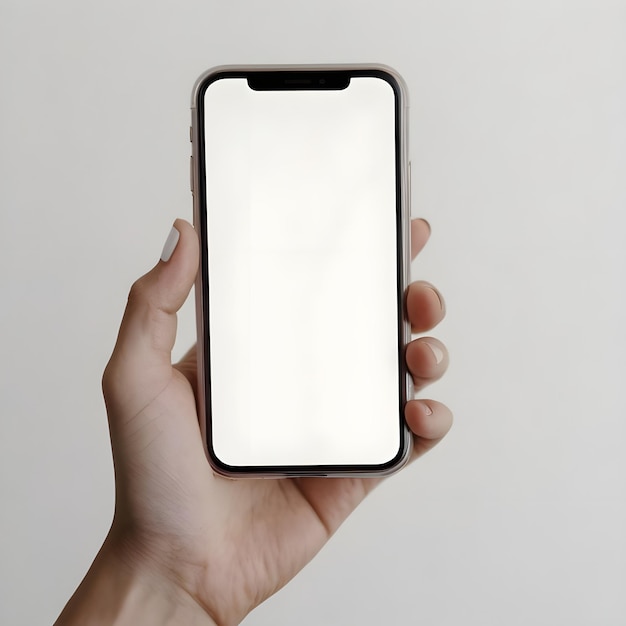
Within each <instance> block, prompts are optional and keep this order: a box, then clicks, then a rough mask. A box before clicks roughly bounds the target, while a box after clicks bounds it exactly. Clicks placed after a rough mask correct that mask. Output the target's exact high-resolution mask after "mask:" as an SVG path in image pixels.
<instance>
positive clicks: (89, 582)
mask: <svg viewBox="0 0 626 626" xmlns="http://www.w3.org/2000/svg"><path fill="white" fill-rule="evenodd" d="M175 227H176V229H177V230H178V231H179V233H180V238H179V241H178V244H177V246H176V248H175V250H174V252H173V254H172V256H171V258H170V259H169V260H168V261H167V262H164V261H159V263H158V264H157V265H156V267H154V268H153V269H152V271H150V272H149V273H148V274H146V275H145V276H143V277H142V278H140V279H139V280H138V281H137V282H136V283H135V284H134V285H133V287H132V289H131V292H130V296H129V300H128V305H127V308H126V312H125V314H124V319H123V321H122V325H121V328H120V332H119V336H118V340H117V344H116V346H115V350H114V352H113V355H112V356H111V360H110V361H109V364H108V366H107V368H106V371H105V373H104V377H103V389H104V396H105V400H106V405H107V411H108V416H109V425H110V432H111V442H112V447H113V459H114V464H115V481H116V505H115V516H114V520H113V524H112V527H111V531H110V533H109V536H108V537H107V540H106V541H105V544H104V546H103V548H102V550H101V552H100V554H99V555H98V557H97V559H96V561H95V562H94V565H93V566H92V569H91V570H90V572H89V574H88V575H87V577H86V579H85V581H84V582H83V584H82V585H81V588H79V590H78V592H77V594H76V595H75V596H74V598H72V600H71V601H70V603H69V604H68V606H67V607H66V610H65V611H64V613H63V614H62V615H61V617H60V618H59V622H58V624H59V625H60V624H71V623H78V622H79V621H80V619H81V618H80V617H79V616H82V619H83V623H84V619H85V617H84V616H85V615H87V613H85V611H86V610H87V609H86V606H85V604H86V603H87V604H89V598H90V597H93V596H94V594H95V593H96V592H95V589H96V588H97V587H98V585H99V586H100V593H99V594H96V595H99V596H101V597H103V596H104V597H106V596H107V595H108V596H109V597H110V598H116V600H115V601H113V600H111V601H109V602H108V603H102V602H101V605H102V606H101V607H100V615H105V614H106V617H102V618H101V621H98V622H97V623H103V624H104V623H126V621H124V620H125V619H126V620H128V623H134V624H142V623H150V624H154V623H157V622H158V620H157V619H156V618H148V617H147V613H148V612H149V611H150V607H151V606H152V607H153V608H154V615H159V616H160V618H159V619H160V620H161V621H160V622H159V623H167V622H166V621H165V619H166V618H167V619H172V620H173V621H172V622H171V623H199V624H200V623H208V624H211V623H216V624H223V625H225V624H237V623H239V622H240V621H241V620H242V619H243V618H244V617H245V616H246V615H247V614H248V613H249V612H250V611H251V610H252V609H253V608H254V607H255V606H257V605H258V604H260V603H261V602H262V601H263V600H265V599H266V598H268V597H269V596H270V595H272V594H273V593H275V592H276V591H277V590H278V589H280V588H281V587H282V586H283V585H285V584H286V583H287V582H288V581H289V580H290V579H291V578H293V576H295V574H296V573H297V572H298V571H299V570H300V569H302V567H304V565H305V564H306V563H308V562H309V561H310V560H311V558H312V557H313V556H314V555H315V554H316V553H317V552H318V550H320V548H321V547H322V546H323V545H324V544H325V543H326V541H327V540H328V539H329V537H330V536H331V535H332V533H333V532H334V531H335V530H336V529H337V527H338V526H339V525H340V524H341V523H342V522H343V520H344V519H346V517H347V516H348V515H349V514H350V513H351V512H352V511H353V510H354V508H355V507H356V506H357V505H358V504H359V502H361V500H362V499H363V498H364V497H365V496H366V495H367V494H368V493H369V492H370V491H371V490H372V489H373V488H374V487H375V486H376V485H377V484H378V483H379V482H380V479H362V478H335V479H328V478H296V479H271V480H258V479H256V480H255V479H248V480H245V479H239V480H228V479H224V478H221V477H219V476H216V475H214V474H213V473H212V471H211V468H210V466H209V465H208V462H207V460H206V457H205V454H204V449H203V444H202V440H201V436H200V430H199V427H198V416H197V412H196V398H195V385H196V352H195V347H194V348H193V349H192V350H191V351H190V352H189V353H188V354H187V355H186V356H185V357H184V358H183V360H182V361H181V362H180V363H178V364H177V365H172V364H171V350H172V348H173V346H174V340H175V336H176V312H177V311H178V310H179V309H180V307H181V306H182V304H183V302H184V301H185V299H186V297H187V295H188V293H189V291H190V289H191V287H192V285H193V282H194V279H195V275H196V271H197V267H198V240H197V237H196V234H195V231H194V230H193V228H192V227H191V226H190V225H189V224H188V223H187V222H184V221H182V220H177V221H176V222H175ZM429 233H430V229H429V227H428V225H427V224H426V222H424V221H423V220H415V221H413V222H412V225H411V244H412V252H413V256H415V255H416V254H417V253H418V252H419V251H420V250H421V249H422V248H423V246H424V245H425V243H426V241H427V239H428V236H429ZM406 309H407V314H408V317H409V320H410V322H411V324H412V327H413V330H414V331H415V332H417V333H422V332H425V331H428V330H430V329H431V328H433V327H434V326H435V325H436V324H437V323H438V322H439V321H441V319H442V318H443V315H444V306H443V301H442V299H441V297H440V295H439V294H438V292H437V291H436V290H435V289H434V288H433V287H432V286H430V285H429V284H427V283H424V282H415V283H412V284H411V286H410V287H409V289H408V292H407V296H406ZM406 360H407V365H408V367H409V369H410V372H411V374H412V376H413V379H414V381H415V386H416V389H418V390H421V389H422V388H423V387H425V386H426V385H427V384H428V383H430V382H432V381H433V380H436V379H437V378H439V377H440V376H441V375H442V374H443V373H444V371H445V369H446V367H447V363H448V357H447V352H446V349H445V347H444V346H443V344H441V343H440V342H439V341H438V340H436V339H433V338H420V339H416V340H414V341H412V342H411V343H410V344H409V346H408V347H407V350H406ZM405 417H406V420H407V423H408V425H409V427H410V428H411V430H412V431H413V433H414V438H415V446H414V452H413V459H415V458H417V457H418V456H420V455H421V454H423V453H424V452H426V451H427V450H429V449H430V448H432V447H433V446H434V445H435V444H436V443H437V442H438V441H440V440H441V438H442V437H443V436H444V435H445V434H446V432H447V431H448V429H449V428H450V425H451V423H452V416H451V413H450V411H449V410H448V409H447V408H446V407H445V406H444V405H443V404H441V403H439V402H435V401H433V400H411V401H410V402H408V403H407V406H406V410H405ZM111 575H113V576H115V580H116V581H117V583H113V582H111V580H108V582H107V577H110V576H111ZM107 584H108V585H109V587H108V588H107V589H106V590H105V591H103V590H102V585H105V586H106V585H107ZM111 586H113V587H114V588H113V589H111V588H110V587H111ZM140 598H141V599H142V601H141V602H139V599H140ZM151 603H152V604H151ZM157 603H159V607H158V608H159V610H157ZM92 608H93V603H92ZM137 611H139V612H141V611H143V614H142V617H137ZM133 613H135V614H134V616H133V617H131V614H133ZM182 615H184V616H185V618H184V620H185V621H184V622H183V621H182V618H181V617H180V616H182ZM175 616H176V617H175ZM176 619H179V620H180V621H175V620H176ZM72 620H76V621H72ZM107 620H108V621H107ZM116 620H117V621H116ZM194 620H196V621H194ZM89 623H96V622H93V621H90V622H89Z"/></svg>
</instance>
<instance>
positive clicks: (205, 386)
mask: <svg viewBox="0 0 626 626" xmlns="http://www.w3.org/2000/svg"><path fill="white" fill-rule="evenodd" d="M345 73H348V74H349V76H350V77H352V76H376V77H380V78H383V79H384V80H386V81H387V82H388V83H389V84H390V85H391V87H392V88H393V90H394V94H395V151H396V165H397V167H396V234H397V235H396V236H397V248H396V249H397V269H398V271H397V283H398V285H397V294H398V372H399V381H398V382H399V394H398V396H399V406H398V419H399V431H400V446H399V449H398V452H397V454H396V456H395V457H394V458H393V459H390V460H389V461H388V462H386V463H383V464H381V465H332V466H328V465H290V466H230V465H227V464H225V463H223V462H222V461H220V459H219V458H217V457H216V455H215V454H214V453H213V450H212V445H211V441H210V398H211V395H210V387H211V382H210V365H209V359H210V350H209V349H208V346H209V342H210V332H209V315H208V312H209V287H208V264H207V259H206V258H205V254H206V253H205V251H206V249H207V245H208V240H207V220H206V211H205V205H206V196H205V180H204V115H203V106H204V102H203V100H204V93H205V91H206V89H207V88H208V86H209V85H210V84H211V83H213V82H215V81H216V80H219V79H221V78H234V77H237V78H248V77H250V75H251V74H252V75H256V76H262V75H265V76H269V75H270V74H271V75H273V76H274V78H275V79H278V80H280V77H281V75H282V76H284V77H285V78H287V77H289V78H290V79H293V78H295V79H297V78H298V76H301V77H302V76H304V77H305V78H306V77H319V75H324V76H328V77H330V78H331V84H332V78H333V77H337V76H340V75H343V74H345ZM270 80H272V78H270ZM292 84H297V80H296V82H295V83H292ZM276 88H277V89H280V87H276ZM298 88H299V89H307V88H308V87H304V86H301V87H289V89H298ZM317 88H318V89H322V88H323V87H317ZM328 88H331V89H332V88H333V87H328ZM408 113H409V101H408V91H407V87H406V84H405V82H404V80H403V79H402V77H401V76H400V75H399V74H398V73H397V72H396V71H395V70H393V69H392V68H390V67H388V66H386V65H382V64H332V65H222V66H217V67H214V68H212V69H209V70H207V71H206V72H204V73H203V74H202V75H201V76H200V77H199V78H198V79H197V81H196V83H195V85H194V88H193V91H192V100H191V129H190V141H191V144H192V157H191V164H190V166H191V173H190V176H191V181H190V184H191V191H192V195H193V216H194V226H195V228H196V232H197V233H198V237H199V239H200V267H199V270H198V275H197V279H196V286H195V294H196V322H197V334H198V343H197V371H198V386H197V408H198V415H199V420H200V430H201V433H202V441H203V445H204V449H205V453H206V455H207V458H208V460H209V463H210V464H211V467H212V468H213V470H214V471H215V472H216V473H218V474H220V475H222V476H226V477H229V478H255V477H257V478H286V477H291V478H293V477H306V476H318V477H321V476H328V477H382V476H388V475H390V474H393V473H395V472H396V471H398V470H399V469H400V468H402V467H403V466H404V465H405V464H406V463H407V462H408V460H409V458H410V456H411V452H412V449H413V436H412V433H411V431H410V430H409V428H408V426H407V425H406V422H405V419H404V407H405V405H406V402H407V400H408V399H410V398H411V397H412V394H413V381H412V379H411V376H410V374H409V372H408V371H407V367H406V363H405V347H406V345H407V344H408V343H409V341H410V338H411V327H410V323H409V322H408V320H407V318H406V312H405V311H406V308H405V294H406V290H407V288H408V284H409V278H410V161H409V150H408V120H409V115H408ZM205 348H206V349H205Z"/></svg>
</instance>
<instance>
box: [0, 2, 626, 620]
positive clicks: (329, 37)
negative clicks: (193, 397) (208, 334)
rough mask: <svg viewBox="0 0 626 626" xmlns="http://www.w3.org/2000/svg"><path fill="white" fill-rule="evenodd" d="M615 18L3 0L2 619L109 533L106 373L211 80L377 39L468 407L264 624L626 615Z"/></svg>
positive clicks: (472, 5) (619, 8) (609, 9)
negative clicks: (407, 122)
mask: <svg viewBox="0 0 626 626" xmlns="http://www.w3.org/2000/svg"><path fill="white" fill-rule="evenodd" d="M625 34H626V5H625V3H624V2H609V1H597V0H596V1H593V2H592V1H587V2H582V1H574V0H569V1H565V0H562V1H560V2H557V1H554V0H542V1H541V2H539V1H529V0H527V1H525V2H522V1H518V2H510V1H503V0H498V1H495V0H494V1H492V2H488V1H486V0H480V1H476V2H466V1H460V0H459V1H456V2H452V1H445V0H444V1H439V2H434V1H427V0H418V1H412V2H399V1H397V0H387V1H385V2H371V3H365V2H362V1H359V2H356V1H350V2H348V1H342V0H339V1H337V0H332V1H331V0H318V1H317V2H307V3H303V2H294V1H293V0H289V1H287V0H285V1H282V0H281V1H278V0H270V1H267V2H244V1H242V0H237V1H232V2H226V1H224V2H216V1H215V0H210V1H207V0H204V1H202V2H200V1H196V2H192V1H190V0H183V1H178V2H164V1H156V2H146V1H142V2H120V1H117V0H116V1H111V2H107V3H101V2H100V3H95V2H91V1H85V0H80V1H73V2H72V1H70V0H58V1H57V2H54V3H53V2H43V1H39V2H28V1H25V0H3V1H2V3H1V4H0V72H1V83H0V107H1V115H0V133H1V134H0V166H1V172H2V174H1V178H2V184H1V186H0V204H1V207H2V209H1V223H0V255H1V259H0V276H1V283H0V284H1V287H2V299H1V306H0V329H1V330H0V332H1V333H2V337H1V345H2V349H1V350H2V352H1V353H2V360H1V363H2V364H1V366H0V367H1V368H2V370H1V372H0V397H1V403H2V404H1V411H2V413H1V422H0V428H1V432H0V448H1V449H0V464H1V478H0V502H1V503H2V504H1V505H0V506H1V525H2V533H1V538H0V548H1V555H0V577H1V582H2V584H1V585H0V589H1V591H0V594H1V597H0V622H1V623H3V624H36V623H42V624H43V623H51V622H52V621H53V620H54V618H55V617H56V615H57V614H58V612H59V611H60V610H61V608H62V606H63V605H64V603H65V601H66V600H67V598H68V597H69V596H70V594H71V593H72V591H73V589H74V588H75V586H76V585H77V584H78V582H79V581H80V579H81V577H82V575H83V573H84V572H85V570H86V569H87V567H88V566H89V564H90V562H91V559H92V557H93V556H94V554H95V552H96V551H97V549H98V547H99V545H100V543H101V541H102V539H103V537H104V536H105V534H106V532H107V529H108V526H109V523H110V520H111V514H112V507H113V480H112V464H111V457H110V451H109V446H108V433H107V426H106V419H105V413H104V408H103V403H102V400H101V397H100V375H101V371H102V369H103V367H104V364H105V363H106V360H107V358H108V355H109V352H110V350H111V348H112V345H113V342H114V339H115V335H116V331H117V325H118V323H119V319H120V316H121V313H122V310H123V306H124V303H125V298H126V294H127V290H128V287H129V285H130V284H131V282H132V281H133V280H134V279H135V278H136V277H137V276H138V275H139V274H141V273H143V272H144V271H146V270H147V269H149V268H150V267H151V265H152V264H153V263H154V262H155V261H156V259H157V258H158V255H159V253H160V249H161V246H162V244H163V241H164V239H165V237H166V236H167V233H168V231H169V228H170V225H171V222H172V220H173V219H174V218H175V217H176V216H178V215H183V216H188V217H189V216H190V215H191V199H190V194H189V180H188V157H189V142H188V126H189V113H188V106H189V94H190V90H191V86H192V84H193V81H194V80H195V78H196V76H197V75H198V74H200V73H201V72H202V71H203V70H205V69H206V68H208V67H210V66H213V65H216V64H220V63H251V62H255V63H270V62H277V63H283V62H292V63H299V62H357V61H360V62H363V61H378V62H384V63H387V64H390V65H392V66H394V67H396V68H397V69H398V70H399V71H400V73H402V74H403V75H404V77H405V78H406V80H407V82H408V84H409V87H410V90H411V96H412V109H411V131H410V132H411V144H412V161H413V181H412V182H413V212H414V214H415V215H423V216H425V217H427V218H428V220H429V221H430V222H431V224H432V228H433V236H432V239H431V242H430V244H429V246H428V248H427V250H426V251H425V252H424V254H423V255H422V256H421V257H420V259H419V261H418V262H417V263H416V264H415V265H414V270H415V276H416V277H420V278H421V277H424V278H427V279H428V280H431V281H432V282H434V283H435V284H437V285H439V286H440V288H441V290H442V291H443V292H444V294H445V296H446V298H447V303H448V318H447V320H446V321H445V322H444V323H443V324H442V325H441V326H440V328H439V329H438V330H437V333H436V334H437V335H438V336H440V337H441V338H442V339H443V340H444V341H445V342H446V343H447V344H448V345H449V348H450V351H451V354H452V364H451V367H450V371H449V374H448V375H447V376H446V378H445V380H443V381H441V382H440V383H438V384H437V385H435V386H433V387H432V391H429V392H428V393H429V394H430V395H432V397H435V398H438V399H441V400H443V401H445V402H447V403H448V404H449V405H450V406H451V407H452V408H453V409H454V411H455V414H456V423H455V426H454V428H453V430H452V432H451V433H450V435H449V437H448V438H447V440H446V441H445V443H443V444H442V445H441V446H440V447H439V448H438V449H435V450H434V451H433V452H432V453H430V454H429V455H428V456H427V457H425V458H423V459H422V460H421V461H419V462H418V463H416V464H415V465H414V466H413V467H411V468H410V469H409V470H407V471H406V472H404V473H403V474H401V475H400V476H397V477H395V478H393V479H392V480H390V481H388V482H387V483H386V484H385V485H384V486H383V487H381V488H380V489H379V490H378V491H377V492H375V493H374V494H373V495H372V496H371V497H370V498H369V500H368V501H367V502H366V503H364V505H363V506H362V507H361V508H360V509H359V510H358V511H357V512H356V513H355V514H354V515H353V516H352V518H351V519H350V520H349V521H348V522H347V523H346V524H345V525H344V526H343V527H342V528H341V529H340V531H339V532H338V533H337V535H336V536H335V537H334V538H333V540H332V541H331V543H330V544H329V545H328V547H327V548H326V549H325V550H323V551H322V553H321V554H320V555H319V556H318V557H317V558H316V559H315V560H314V561H313V563H312V564H311V565H310V566H309V567H307V568H306V569H305V570H304V572H303V573H302V574H301V575H300V576H298V577H297V579H296V580H294V581H293V583H291V584H290V585H289V586H288V587H287V588H285V589H284V590H283V591H281V592H280V593H278V594H277V595H276V596H275V597H274V598H272V599H271V600H269V601H268V602H266V603H265V605H263V606H262V607H261V608H259V609H258V610H257V611H256V612H255V613H253V614H252V615H251V616H250V617H249V618H248V619H247V620H246V625H249V626H253V625H261V624H274V625H288V624H295V623H297V624H303V625H309V624H310V625H319V624H325V625H331V626H334V625H353V624H368V625H369V624H372V625H377V624H405V623H408V624H429V625H444V626H448V625H453V624H464V625H473V624H477V625H478V624H480V625H481V626H482V625H484V624H507V625H516V624H524V625H526V624H534V625H536V624H551V625H552V624H568V625H570V626H572V625H577V624H580V625H583V624H585V625H586V624H601V625H609V624H611V625H612V624H624V623H625V620H626V595H624V593H623V590H624V588H625V586H626V538H625V533H624V529H625V528H626V501H625V496H626V494H625V491H626V489H625V485H624V476H625V475H626V471H625V470H626V456H625V455H624V452H623V448H624V441H625V436H626V426H625V421H624V415H625V409H626V401H625V399H624V395H623V387H624V385H623V382H622V379H623V377H624V374H625V373H626V357H625V349H626V336H625V330H624V320H626V297H625V296H624V286H625V282H626V281H625V273H626V272H625V269H626V251H625V247H624V226H625V224H624V221H625V220H624V208H625V201H626V185H625V183H624V171H625V166H626V114H625V112H626V36H625ZM193 335H194V328H193V315H192V311H191V308H190V307H186V309H185V310H184V312H183V314H182V315H181V333H180V346H179V348H178V349H177V354H179V355H180V354H181V353H182V351H183V350H184V349H185V348H186V347H187V346H188V345H189V344H190V343H191V342H192V341H193ZM365 391H366V390H364V392H365Z"/></svg>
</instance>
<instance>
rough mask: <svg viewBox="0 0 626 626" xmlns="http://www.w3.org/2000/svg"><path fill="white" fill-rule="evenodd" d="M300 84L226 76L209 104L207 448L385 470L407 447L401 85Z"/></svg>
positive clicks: (281, 463)
mask: <svg viewBox="0 0 626 626" xmlns="http://www.w3.org/2000/svg"><path fill="white" fill-rule="evenodd" d="M251 85H252V86H251ZM294 86H295V88H293V89H289V88H281V89H276V88H268V89H264V88H258V85H257V86H256V88H255V85H254V83H253V82H250V81H249V80H248V77H246V76H237V75H235V76H229V75H225V76H223V77H220V78H218V79H216V80H213V81H212V82H210V83H209V84H208V86H207V87H206V89H205V91H204V93H203V96H202V102H201V106H200V107H199V113H200V115H201V116H202V120H201V125H200V127H199V128H200V131H201V144H202V145H203V147H204V150H203V154H202V157H203V158H202V162H201V172H200V174H201V176H202V175H203V177H204V180H203V181H201V182H202V199H201V207H202V211H203V218H204V220H205V229H206V236H205V238H204V241H203V246H204V250H203V268H202V271H203V275H204V280H205V282H206V293H205V299H206V307H205V311H206V312H207V314H208V318H207V319H206V328H205V331H206V332H205V342H206V346H205V350H206V353H205V370H206V379H207V380H206V386H207V399H206V404H207V411H208V413H209V421H208V427H207V433H208V439H209V442H208V444H209V450H210V452H211V454H212V455H213V456H214V457H215V459H217V461H218V462H219V463H220V464H223V465H226V466H231V467H261V468H263V467H274V468H277V467H290V466H291V467H293V466H320V467H331V466H332V467H336V466H379V465H382V464H385V463H389V462H390V461H392V460H393V459H394V458H397V457H398V455H399V454H400V453H401V452H402V445H403V444H402V429H403V415H402V410H403V394H402V388H403V385H404V378H403V376H404V375H403V373H402V371H403V368H402V367H401V358H400V357H401V355H400V350H399V346H400V345H401V330H400V329H401V325H402V323H403V321H402V317H403V316H402V295H403V294H402V285H401V280H400V267H401V255H402V254H403V251H402V250H401V249H400V248H401V247H402V238H401V236H400V232H401V224H400V209H399V206H400V203H399V198H398V194H399V193H400V189H399V183H398V181H399V172H398V168H399V163H398V161H399V157H398V154H399V150H398V146H397V135H398V120H397V110H398V106H397V104H398V103H397V97H398V95H397V93H396V90H395V89H394V86H393V85H392V84H391V83H390V82H388V81H387V80H385V79H383V78H381V77H378V76H350V77H349V79H348V80H346V82H345V83H344V84H342V85H341V88H325V89H307V88H304V87H303V86H302V85H301V84H299V83H297V81H294Z"/></svg>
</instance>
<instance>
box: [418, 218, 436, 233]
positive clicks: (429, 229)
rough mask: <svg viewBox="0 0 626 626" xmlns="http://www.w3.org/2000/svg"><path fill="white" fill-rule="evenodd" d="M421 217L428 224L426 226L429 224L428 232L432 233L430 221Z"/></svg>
mask: <svg viewBox="0 0 626 626" xmlns="http://www.w3.org/2000/svg"><path fill="white" fill-rule="evenodd" d="M420 219H421V220H422V222H424V223H425V224H426V226H428V232H429V233H432V232H433V229H432V228H431V227H430V222H429V221H428V220H425V219H424V218H423V217H420Z"/></svg>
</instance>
